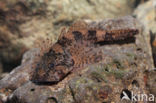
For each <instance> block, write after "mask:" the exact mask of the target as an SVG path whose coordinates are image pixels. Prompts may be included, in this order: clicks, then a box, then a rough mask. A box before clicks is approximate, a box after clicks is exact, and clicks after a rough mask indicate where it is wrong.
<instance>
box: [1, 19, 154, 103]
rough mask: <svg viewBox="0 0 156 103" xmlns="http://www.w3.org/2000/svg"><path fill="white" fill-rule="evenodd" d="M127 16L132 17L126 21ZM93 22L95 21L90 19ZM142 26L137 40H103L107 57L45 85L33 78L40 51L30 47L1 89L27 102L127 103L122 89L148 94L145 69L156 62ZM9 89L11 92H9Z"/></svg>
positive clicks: (102, 47)
mask: <svg viewBox="0 0 156 103" xmlns="http://www.w3.org/2000/svg"><path fill="white" fill-rule="evenodd" d="M125 18H127V17H125ZM122 20H125V19H121V20H119V21H120V23H121V24H122V23H125V22H122ZM127 20H129V19H126V22H127ZM108 21H109V22H110V23H112V24H114V25H112V26H113V27H114V28H112V29H117V28H118V27H120V26H121V27H122V26H123V28H124V27H125V26H127V27H128V25H130V24H131V23H130V24H129V23H127V24H126V25H125V24H124V25H120V26H118V25H115V24H118V23H119V21H116V20H114V19H113V20H108ZM105 22H107V21H105ZM105 22H102V23H105ZM92 23H95V22H90V24H92ZM132 24H133V25H132V27H136V25H137V22H136V21H132ZM134 25H135V26H134ZM103 26H106V25H103ZM138 29H139V30H140V34H139V35H137V36H136V40H134V39H133V40H132V41H130V42H127V41H123V43H119V44H115V43H114V44H113V43H108V44H103V45H102V44H101V45H100V48H101V49H102V50H103V52H104V55H105V59H104V61H101V63H99V64H92V65H89V66H88V67H87V68H83V69H82V70H81V71H79V72H74V73H71V74H70V75H68V76H67V77H66V78H65V79H63V80H62V81H60V82H59V83H57V84H51V85H48V84H44V85H43V84H36V83H33V82H31V81H29V76H30V72H31V71H33V68H31V65H32V63H34V62H33V61H34V59H33V58H34V57H36V56H37V55H34V53H36V52H37V53H38V52H39V51H38V50H35V51H34V50H33V51H32V52H31V51H30V52H28V53H27V54H25V56H24V59H23V61H22V65H21V66H19V67H17V68H16V69H15V70H13V71H12V72H11V73H10V74H9V75H8V76H6V77H4V78H3V79H2V80H1V81H0V91H1V92H0V93H2V94H3V95H6V96H7V97H8V98H7V101H9V102H14V101H15V100H16V101H22V102H24V103H103V102H106V103H125V102H123V101H121V98H122V91H128V92H132V91H133V92H134V93H135V94H138V93H147V94H148V93H149V91H148V90H147V87H146V86H147V82H146V81H145V76H147V75H145V71H148V70H151V68H153V67H154V66H153V61H152V59H151V58H152V57H151V55H149V52H150V51H147V50H149V49H147V44H146V42H145V40H144V38H143V36H142V31H141V30H142V29H141V26H138ZM6 81H7V82H6ZM8 90H10V93H7V92H6V91H8ZM7 94H8V95H7ZM2 100H3V99H2ZM144 102H145V101H144ZM126 103H129V102H126Z"/></svg>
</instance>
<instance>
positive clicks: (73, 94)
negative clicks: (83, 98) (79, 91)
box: [69, 85, 79, 103]
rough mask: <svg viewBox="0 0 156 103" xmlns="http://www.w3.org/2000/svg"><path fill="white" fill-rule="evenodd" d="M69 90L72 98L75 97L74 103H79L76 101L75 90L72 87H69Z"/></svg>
mask: <svg viewBox="0 0 156 103" xmlns="http://www.w3.org/2000/svg"><path fill="white" fill-rule="evenodd" d="M69 90H70V92H71V95H72V97H73V100H74V103H79V102H78V101H77V100H76V98H75V93H74V91H73V89H72V88H71V87H70V85H69Z"/></svg>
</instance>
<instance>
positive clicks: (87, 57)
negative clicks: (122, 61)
mask: <svg viewBox="0 0 156 103" xmlns="http://www.w3.org/2000/svg"><path fill="white" fill-rule="evenodd" d="M117 22H119V21H117ZM120 22H122V20H121V21H120ZM137 33H138V30H137V29H135V28H124V29H122V28H117V29H114V28H113V29H110V27H109V29H108V30H107V29H106V30H103V29H100V28H92V27H89V25H88V24H87V23H86V22H82V21H79V22H76V23H75V24H73V25H72V26H71V27H70V28H69V29H68V30H67V31H66V30H65V29H63V31H62V34H61V36H60V37H59V40H58V41H57V42H56V43H55V44H54V45H53V46H51V48H50V49H49V51H48V52H47V53H45V54H44V55H43V56H42V58H41V60H40V61H39V62H38V63H37V65H36V68H35V71H34V73H33V75H32V77H31V80H32V81H33V82H37V83H57V82H59V81H60V80H62V79H63V78H65V77H66V76H67V75H68V74H70V73H71V72H72V71H75V70H78V69H80V68H84V67H85V66H87V65H89V64H94V63H98V62H100V61H102V60H103V59H104V57H105V56H104V54H103V53H102V51H101V50H100V49H99V47H98V46H97V43H98V42H103V41H118V40H124V39H127V38H130V37H134V35H135V34H137Z"/></svg>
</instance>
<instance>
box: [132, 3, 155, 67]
mask: <svg viewBox="0 0 156 103" xmlns="http://www.w3.org/2000/svg"><path fill="white" fill-rule="evenodd" d="M134 15H136V18H138V20H140V23H142V24H143V25H144V27H143V30H144V31H145V33H143V35H144V36H145V40H146V42H147V44H149V45H148V47H149V49H151V48H150V47H151V46H152V54H151V53H150V55H153V58H154V63H155V66H156V38H155V34H156V28H155V27H156V1H155V0H150V1H148V2H146V3H144V4H141V5H139V6H138V7H137V8H136V10H135V11H134Z"/></svg>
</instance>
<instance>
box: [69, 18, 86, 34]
mask: <svg viewBox="0 0 156 103" xmlns="http://www.w3.org/2000/svg"><path fill="white" fill-rule="evenodd" d="M87 27H88V24H87V23H86V22H85V21H82V20H79V21H76V22H75V23H73V25H72V26H70V27H69V29H68V31H76V30H81V29H87Z"/></svg>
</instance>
